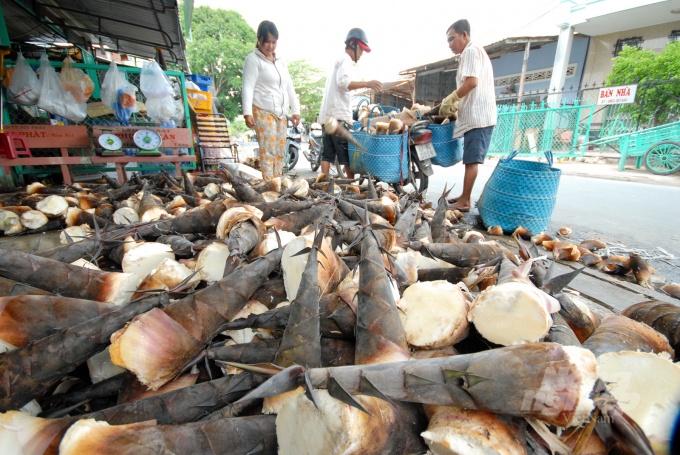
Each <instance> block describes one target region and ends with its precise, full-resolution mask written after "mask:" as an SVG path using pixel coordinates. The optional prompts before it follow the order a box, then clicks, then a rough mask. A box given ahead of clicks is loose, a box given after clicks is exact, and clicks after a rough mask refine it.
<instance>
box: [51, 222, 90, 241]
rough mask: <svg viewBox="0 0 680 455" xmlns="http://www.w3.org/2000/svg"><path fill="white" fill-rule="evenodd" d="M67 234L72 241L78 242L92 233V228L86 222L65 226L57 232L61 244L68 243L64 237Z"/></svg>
mask: <svg viewBox="0 0 680 455" xmlns="http://www.w3.org/2000/svg"><path fill="white" fill-rule="evenodd" d="M67 234H68V236H69V237H70V238H71V240H72V241H73V243H78V242H82V241H83V240H85V238H86V237H90V236H91V235H92V229H90V226H88V225H87V224H81V225H80V226H71V227H67V228H66V229H64V230H63V231H62V232H61V234H59V241H60V242H61V243H62V245H68V244H69V243H70V242H69V240H68V237H66V235H67Z"/></svg>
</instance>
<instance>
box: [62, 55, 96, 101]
mask: <svg viewBox="0 0 680 455" xmlns="http://www.w3.org/2000/svg"><path fill="white" fill-rule="evenodd" d="M61 85H62V86H63V87H64V90H66V91H67V92H69V93H71V96H73V99H74V100H75V101H76V103H85V102H87V99H88V98H89V97H90V95H92V92H93V91H94V82H92V79H90V76H88V75H87V74H85V72H84V71H83V70H81V69H80V68H76V67H75V66H73V60H71V57H66V58H65V59H64V64H63V65H62V67H61Z"/></svg>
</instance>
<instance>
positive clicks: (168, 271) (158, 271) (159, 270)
mask: <svg viewBox="0 0 680 455" xmlns="http://www.w3.org/2000/svg"><path fill="white" fill-rule="evenodd" d="M191 273H192V271H191V270H190V269H189V268H188V267H187V266H185V265H182V264H180V263H179V262H177V261H175V260H173V259H170V258H165V259H163V261H162V262H161V263H160V264H159V265H158V267H156V268H155V269H153V270H152V271H151V272H150V273H149V275H148V276H147V277H146V278H144V280H143V281H142V284H140V285H139V288H138V290H140V291H141V290H145V289H163V290H166V291H167V290H169V289H172V288H174V287H175V286H177V285H178V284H180V283H181V282H182V281H184V280H185V279H187V278H189V276H190V275H191ZM194 281H195V284H198V278H195V279H194ZM195 284H194V285H195ZM146 294H147V293H145V292H144V293H143V292H138V293H135V294H134V295H133V296H132V300H134V299H137V298H139V297H142V296H144V295H146Z"/></svg>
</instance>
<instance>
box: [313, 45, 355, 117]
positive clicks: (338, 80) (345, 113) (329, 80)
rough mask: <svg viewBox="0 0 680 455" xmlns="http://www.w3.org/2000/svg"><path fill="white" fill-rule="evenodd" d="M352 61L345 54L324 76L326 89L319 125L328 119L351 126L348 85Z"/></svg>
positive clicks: (350, 96) (350, 79)
mask: <svg viewBox="0 0 680 455" xmlns="http://www.w3.org/2000/svg"><path fill="white" fill-rule="evenodd" d="M352 69H353V67H352V59H351V58H350V56H349V55H347V53H345V52H343V54H342V56H341V57H340V58H339V59H337V60H336V61H335V63H334V64H333V67H332V68H331V69H330V70H329V71H328V75H327V76H326V88H325V90H324V92H323V100H322V101H321V108H320V109H319V119H318V120H317V121H318V122H319V123H322V124H323V123H325V122H326V119H328V117H331V116H332V117H335V118H336V119H338V120H344V121H345V122H347V123H349V124H352V94H351V92H350V90H349V84H350V83H351V82H352Z"/></svg>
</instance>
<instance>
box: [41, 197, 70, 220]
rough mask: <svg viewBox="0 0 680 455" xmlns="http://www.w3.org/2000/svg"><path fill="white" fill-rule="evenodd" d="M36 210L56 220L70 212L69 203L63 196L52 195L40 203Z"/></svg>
mask: <svg viewBox="0 0 680 455" xmlns="http://www.w3.org/2000/svg"><path fill="white" fill-rule="evenodd" d="M35 208H36V209H37V210H40V211H41V212H43V213H44V214H45V215H47V216H49V217H52V218H55V217H58V216H62V215H64V214H65V213H66V210H68V202H67V201H66V199H64V198H63V197H61V196H57V195H52V196H47V197H46V198H45V199H43V200H42V201H39V202H38V203H37V204H36V206H35Z"/></svg>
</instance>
